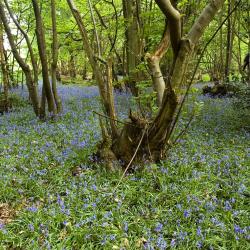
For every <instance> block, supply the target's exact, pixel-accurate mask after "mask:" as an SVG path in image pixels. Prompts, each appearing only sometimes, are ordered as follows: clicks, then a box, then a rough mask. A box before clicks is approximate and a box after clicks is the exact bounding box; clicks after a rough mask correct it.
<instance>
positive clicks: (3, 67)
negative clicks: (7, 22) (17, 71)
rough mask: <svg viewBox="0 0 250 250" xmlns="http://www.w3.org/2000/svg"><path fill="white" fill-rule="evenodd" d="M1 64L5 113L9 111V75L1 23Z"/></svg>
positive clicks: (0, 23)
mask: <svg viewBox="0 0 250 250" xmlns="http://www.w3.org/2000/svg"><path fill="white" fill-rule="evenodd" d="M0 63H1V70H2V84H3V90H4V99H5V100H4V101H5V109H6V110H5V111H8V109H9V93H8V92H9V84H8V73H7V69H6V61H5V56H4V40H3V25H2V22H1V21H0Z"/></svg>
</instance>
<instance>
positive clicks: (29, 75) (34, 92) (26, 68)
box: [0, 1, 39, 116]
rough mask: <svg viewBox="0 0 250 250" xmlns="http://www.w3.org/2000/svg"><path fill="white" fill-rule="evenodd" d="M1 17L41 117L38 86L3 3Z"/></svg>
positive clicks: (37, 113)
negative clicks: (19, 47)
mask: <svg viewBox="0 0 250 250" xmlns="http://www.w3.org/2000/svg"><path fill="white" fill-rule="evenodd" d="M0 17H1V20H2V23H3V26H4V29H5V32H6V34H7V37H8V40H9V44H10V46H11V50H12V53H13V56H14V57H15V59H16V60H17V62H18V64H19V65H20V67H21V68H22V70H23V72H24V74H25V77H26V84H27V88H28V91H29V95H30V98H31V102H32V105H33V109H34V112H35V114H36V115H37V116H38V115H39V100H38V93H37V88H36V84H35V83H34V79H33V77H32V71H31V70H30V67H29V65H28V64H26V63H25V61H24V60H23V58H22V57H21V56H20V54H19V53H18V50H17V47H16V44H15V42H14V38H13V35H12V34H11V29H10V26H9V22H8V20H7V18H6V15H5V11H4V7H3V4H2V2H1V1H0Z"/></svg>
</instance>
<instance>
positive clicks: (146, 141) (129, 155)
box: [67, 0, 224, 166]
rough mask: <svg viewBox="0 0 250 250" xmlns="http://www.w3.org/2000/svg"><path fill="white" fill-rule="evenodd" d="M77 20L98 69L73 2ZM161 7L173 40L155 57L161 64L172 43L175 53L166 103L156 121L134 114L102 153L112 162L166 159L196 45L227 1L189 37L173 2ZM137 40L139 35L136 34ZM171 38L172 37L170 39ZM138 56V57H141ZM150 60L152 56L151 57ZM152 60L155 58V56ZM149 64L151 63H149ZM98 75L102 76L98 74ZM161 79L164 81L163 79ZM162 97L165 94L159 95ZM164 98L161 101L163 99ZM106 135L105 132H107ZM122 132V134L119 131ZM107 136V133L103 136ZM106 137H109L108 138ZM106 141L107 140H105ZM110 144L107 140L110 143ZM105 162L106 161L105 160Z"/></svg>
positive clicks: (206, 13)
mask: <svg viewBox="0 0 250 250" xmlns="http://www.w3.org/2000/svg"><path fill="white" fill-rule="evenodd" d="M67 1H68V4H69V6H70V7H71V10H72V12H73V14H74V17H75V19H76V21H77V23H78V27H79V30H80V32H81V34H82V38H83V43H84V48H85V51H86V54H87V55H88V58H89V61H90V62H91V64H93V65H92V67H93V69H95V67H96V66H95V64H94V63H95V61H94V56H93V52H92V49H91V47H90V45H89V44H90V43H89V41H88V38H87V36H86V30H85V27H84V25H83V23H82V21H81V17H80V15H79V12H78V11H77V9H76V7H75V6H74V5H73V2H72V0H67ZM127 2H128V1H123V4H125V5H126V4H127ZM155 2H156V3H157V5H158V6H159V7H160V9H161V11H162V12H163V14H164V15H165V16H166V18H167V20H168V22H169V36H170V37H169V39H162V46H159V47H160V48H162V49H161V50H160V51H161V53H159V54H157V53H155V54H154V56H158V60H159V59H160V58H161V56H162V55H163V54H164V52H165V51H166V49H167V47H168V43H169V41H171V45H172V49H173V52H174V60H173V66H172V71H171V76H170V78H169V79H170V80H169V82H165V85H166V87H165V90H164V93H163V97H162V103H161V106H160V108H159V110H158V113H157V115H156V117H155V118H154V119H152V120H149V121H148V120H145V119H144V118H143V117H140V116H139V115H135V114H133V113H132V112H130V115H129V120H128V121H125V122H124V123H125V125H124V127H123V128H122V129H121V130H120V132H119V133H118V134H117V136H115V138H112V135H110V137H111V138H112V140H111V143H106V147H105V148H103V147H102V148H100V151H101V152H104V151H105V152H106V153H105V154H104V153H103V154H101V153H100V155H102V156H104V155H109V156H111V155H112V156H115V157H110V158H111V159H114V158H116V159H119V160H121V161H122V162H123V163H124V164H128V166H130V163H131V161H132V160H134V159H136V158H137V159H138V160H140V161H142V160H153V161H158V160H160V159H161V158H162V156H163V152H164V150H165V148H166V146H167V145H168V143H169V139H170V136H171V134H172V132H173V129H174V126H175V122H176V119H177V117H176V113H177V108H178V100H179V99H180V97H181V96H180V94H179V93H180V90H181V87H182V85H183V84H184V83H185V82H184V79H185V75H186V72H187V69H188V66H189V63H190V62H191V59H192V56H193V51H194V48H195V45H197V43H198V41H199V39H200V37H201V36H202V35H203V33H204V31H205V29H206V28H207V27H208V25H209V23H210V22H211V21H212V20H213V18H214V16H215V14H216V13H217V12H218V10H219V9H220V8H221V6H222V4H223V2H224V0H213V1H211V3H210V4H208V5H207V6H206V7H205V8H204V10H203V12H202V13H201V15H200V16H199V17H198V19H197V20H196V22H195V23H194V25H193V26H192V28H191V29H190V31H189V33H188V34H187V35H185V37H184V36H183V37H182V35H181V14H180V13H179V12H178V11H177V9H176V8H175V7H174V6H173V4H172V1H170V0H155ZM133 35H134V36H136V35H135V34H133ZM166 37H168V36H166ZM137 55H138V54H137ZM149 58H150V56H149ZM151 59H152V56H151ZM149 61H151V60H150V59H149ZM94 72H97V73H100V71H98V70H95V71H94ZM152 72H153V74H152V77H153V79H154V78H155V79H156V77H154V76H156V75H157V74H158V75H159V76H161V73H160V69H159V66H158V62H157V61H154V62H153V63H152ZM160 78H161V77H160ZM155 84H156V85H159V86H162V84H163V83H162V82H160V83H159V82H158V81H155ZM104 86H105V85H103V86H100V92H101V93H100V94H101V98H102V101H103V102H104V103H105V104H107V109H106V114H107V115H108V116H109V117H112V116H111V115H110V113H109V112H110V110H111V109H110V105H111V104H112V103H109V102H110V99H108V98H107V96H106V95H105V92H103V93H102V90H103V91H104V90H105V89H102V88H104ZM162 89H163V88H162ZM159 93H161V94H162V90H160V91H159ZM160 98H161V97H159V99H160ZM103 131H104V129H103ZM117 131H118V130H117ZM103 134H105V133H103ZM105 137H107V136H106V135H105ZM104 141H105V138H104ZM106 141H107V140H106ZM101 145H102V146H103V145H104V144H101ZM107 146H108V147H109V153H107ZM104 160H105V159H104Z"/></svg>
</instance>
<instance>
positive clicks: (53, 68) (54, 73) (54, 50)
mask: <svg viewBox="0 0 250 250" xmlns="http://www.w3.org/2000/svg"><path fill="white" fill-rule="evenodd" d="M51 16H52V32H53V43H52V64H51V78H52V91H53V95H54V99H55V104H56V109H57V113H61V111H62V101H61V98H60V97H59V95H58V93H57V87H56V85H57V84H56V82H57V62H58V39H57V29H56V6H55V0H51Z"/></svg>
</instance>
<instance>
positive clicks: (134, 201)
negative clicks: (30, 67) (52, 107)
mask: <svg viewBox="0 0 250 250" xmlns="http://www.w3.org/2000/svg"><path fill="white" fill-rule="evenodd" d="M59 92H60V94H61V96H62V97H63V101H64V107H65V108H64V113H63V114H62V116H61V117H60V118H59V120H58V121H57V122H56V123H55V122H52V121H48V122H45V123H41V122H40V121H38V120H37V119H36V118H35V116H34V114H33V112H32V110H31V107H29V106H26V108H25V109H24V110H23V112H22V113H20V112H13V113H10V114H6V115H5V117H4V119H0V138H1V140H0V157H1V161H0V178H1V182H0V191H1V192H0V204H1V203H7V204H9V205H11V207H12V209H13V210H14V211H15V215H14V217H13V218H12V221H11V222H10V223H9V224H7V225H3V224H0V242H1V246H0V249H6V248H7V249H13V248H24V249H72V248H74V249H169V248H173V249H248V245H249V237H250V227H249V225H250V220H249V218H250V216H249V195H250V189H249V186H250V185H249V184H250V183H249V180H250V176H249V173H250V171H249V166H250V162H249V153H250V151H249V147H247V146H246V145H247V144H248V142H249V139H250V134H249V132H247V131H246V130H245V129H244V128H242V123H241V120H239V119H237V118H236V117H237V116H236V113H237V111H235V110H234V109H233V105H232V100H231V99H209V98H207V97H203V96H201V97H199V102H202V103H204V105H203V106H200V108H201V111H200V113H199V115H198V116H196V117H195V120H194V121H193V124H192V128H191V130H190V132H189V133H188V134H187V135H186V136H185V137H184V138H182V139H181V140H180V143H179V144H178V146H177V147H175V148H174V149H173V150H171V152H170V155H169V159H168V160H166V161H164V162H162V163H161V164H160V165H158V166H157V165H148V164H147V165H145V168H144V169H143V170H141V171H137V172H136V173H134V174H132V173H131V174H128V175H127V176H126V177H125V178H124V179H123V181H122V183H121V185H120V186H119V187H118V189H117V192H116V193H115V194H113V191H114V187H115V186H116V184H117V182H118V180H119V178H120V174H119V173H106V172H105V171H104V170H103V167H102V166H96V167H95V166H91V165H89V158H90V157H91V155H92V152H93V151H94V150H95V144H96V141H98V139H99V128H98V123H97V120H98V119H97V117H95V116H94V115H93V114H92V112H91V110H98V109H99V104H98V97H97V96H98V91H97V89H96V88H94V87H85V88H82V87H80V86H69V85H67V86H60V88H59ZM116 103H117V104H119V105H116V108H117V109H118V113H119V117H123V116H125V115H126V113H125V112H124V111H125V110H127V107H126V105H128V96H127V95H125V94H123V95H118V94H116ZM191 103H192V102H190V103H189V104H191ZM189 104H187V105H189ZM191 107H192V105H191ZM187 108H188V106H187ZM186 118H187V117H186ZM186 118H185V117H184V119H186ZM74 168H79V172H78V173H77V174H74V173H73V172H72V169H74ZM0 222H1V214H0Z"/></svg>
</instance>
